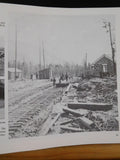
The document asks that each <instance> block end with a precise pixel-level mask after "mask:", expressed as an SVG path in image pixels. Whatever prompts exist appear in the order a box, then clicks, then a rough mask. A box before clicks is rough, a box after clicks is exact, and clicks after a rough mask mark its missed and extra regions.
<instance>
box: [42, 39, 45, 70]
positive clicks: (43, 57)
mask: <svg viewBox="0 0 120 160" xmlns="http://www.w3.org/2000/svg"><path fill="white" fill-rule="evenodd" d="M42 47H43V65H44V69H45V53H44V44H43V42H42Z"/></svg>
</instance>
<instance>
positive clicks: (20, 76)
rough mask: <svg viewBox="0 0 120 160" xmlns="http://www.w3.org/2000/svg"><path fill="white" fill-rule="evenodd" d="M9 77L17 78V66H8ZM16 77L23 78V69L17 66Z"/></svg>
mask: <svg viewBox="0 0 120 160" xmlns="http://www.w3.org/2000/svg"><path fill="white" fill-rule="evenodd" d="M8 79H9V80H10V79H11V80H13V79H15V68H8ZM16 79H22V71H21V70H20V69H18V68H16Z"/></svg>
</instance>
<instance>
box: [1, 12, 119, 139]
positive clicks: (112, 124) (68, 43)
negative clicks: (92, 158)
mask: <svg viewBox="0 0 120 160" xmlns="http://www.w3.org/2000/svg"><path fill="white" fill-rule="evenodd" d="M115 24H116V23H115V15H37V14H35V15H34V14H28V13H22V12H21V13H18V14H15V13H13V14H11V16H10V21H9V28H8V120H9V122H8V125H9V138H10V139H12V138H24V137H36V136H45V135H58V134H74V133H79V134H81V132H105V131H106V132H108V131H118V130H119V120H118V94H117V67H116V66H117V64H116V60H117V57H116V53H117V49H116V36H115V35H116V34H115V33H116V32H115V31H116V26H115ZM1 49H3V48H1ZM0 58H1V59H0V62H1V61H2V62H3V60H4V52H1V51H0ZM0 67H1V64H0ZM2 73H3V72H2V71H1V68H0V74H2ZM0 76H3V75H0ZM1 86H3V84H1ZM0 102H2V101H0ZM0 109H1V106H0Z"/></svg>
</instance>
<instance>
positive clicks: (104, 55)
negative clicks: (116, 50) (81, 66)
mask: <svg viewBox="0 0 120 160" xmlns="http://www.w3.org/2000/svg"><path fill="white" fill-rule="evenodd" d="M103 57H106V58H108V59H109V60H111V61H113V60H112V58H110V57H109V56H107V55H106V54H103V55H102V56H101V57H99V58H97V60H96V61H95V62H94V63H92V65H93V64H95V63H97V62H98V61H99V60H100V59H101V58H103Z"/></svg>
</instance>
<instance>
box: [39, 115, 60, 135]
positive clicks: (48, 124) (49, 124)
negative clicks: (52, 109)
mask: <svg viewBox="0 0 120 160" xmlns="http://www.w3.org/2000/svg"><path fill="white" fill-rule="evenodd" d="M60 115H61V113H58V114H57V115H56V116H55V117H54V119H53V120H52V118H51V117H50V118H48V120H47V121H46V122H45V124H44V126H43V128H42V129H41V130H40V132H39V133H40V135H46V134H47V133H48V131H49V130H50V128H51V127H52V126H53V124H54V123H55V122H56V121H57V119H58V118H59V116H60Z"/></svg>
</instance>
